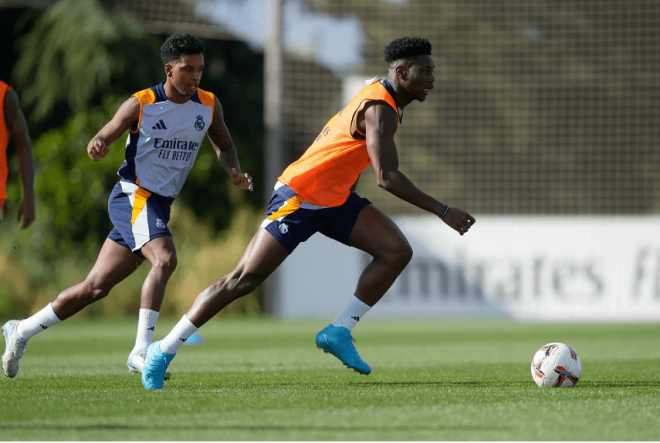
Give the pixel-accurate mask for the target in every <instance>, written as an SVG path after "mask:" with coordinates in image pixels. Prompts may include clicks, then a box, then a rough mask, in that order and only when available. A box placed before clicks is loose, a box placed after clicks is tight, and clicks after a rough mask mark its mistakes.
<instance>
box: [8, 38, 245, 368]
mask: <svg viewBox="0 0 660 443" xmlns="http://www.w3.org/2000/svg"><path fill="white" fill-rule="evenodd" d="M203 51H204V45H203V43H202V41H201V40H200V39H199V38H197V37H194V36H191V35H188V34H180V35H173V36H171V37H169V38H168V39H167V40H166V41H165V42H164V43H163V45H162V47H161V59H162V62H163V65H164V67H165V74H166V76H167V79H166V81H165V82H163V83H161V84H159V85H156V86H154V87H152V88H150V89H146V90H144V91H140V92H138V93H136V94H134V95H132V96H131V97H130V98H129V99H128V100H126V101H125V102H124V103H123V104H122V105H121V106H120V107H119V109H118V110H117V113H116V114H115V116H114V117H113V118H112V120H110V122H108V123H107V124H106V125H105V126H104V127H103V129H101V130H100V131H99V133H98V134H96V136H95V137H94V138H93V139H92V140H91V141H90V142H89V144H88V146H87V153H88V155H89V156H90V157H91V158H92V159H94V160H101V159H102V158H103V157H105V156H107V155H108V152H109V150H108V148H109V146H110V145H111V144H112V143H113V142H115V141H116V140H117V139H118V138H119V137H120V136H121V135H122V134H124V132H126V130H130V135H129V137H128V139H127V142H126V160H125V161H124V162H123V164H122V165H121V167H120V168H119V171H118V174H119V176H120V177H121V178H120V180H119V182H118V183H117V184H116V185H115V187H114V189H113V191H112V193H111V195H110V199H109V202H108V213H109V215H110V220H111V221H112V223H113V225H114V229H113V230H112V231H111V232H110V234H109V235H108V238H107V239H106V241H105V243H104V244H103V247H102V248H101V252H100V253H99V256H98V258H97V260H96V264H95V265H94V267H93V268H92V270H91V271H90V273H89V275H88V276H87V278H86V279H85V281H83V282H81V283H79V284H77V285H75V286H72V287H70V288H68V289H66V290H64V291H62V292H61V293H60V294H59V295H58V297H57V298H56V299H55V300H54V301H53V302H52V303H49V304H48V305H47V306H46V307H44V308H43V309H42V310H40V311H39V312H37V313H36V314H34V315H33V316H31V317H29V318H27V319H25V320H22V321H18V320H10V321H8V322H7V323H5V325H4V326H3V327H2V332H3V335H4V337H5V343H6V347H5V352H4V355H3V356H2V367H3V369H4V372H5V375H6V376H8V377H15V376H16V374H17V373H18V360H19V359H20V358H22V357H23V352H24V350H25V347H26V344H27V341H28V340H29V339H30V338H31V337H32V336H34V335H35V334H37V333H38V332H41V331H44V330H46V329H47V328H49V327H51V326H52V325H54V324H56V323H59V322H61V321H62V320H65V319H67V318H69V317H71V316H72V315H73V314H75V313H77V312H78V311H80V310H81V309H83V308H84V307H85V306H87V305H89V304H90V303H93V302H95V301H97V300H100V299H102V298H103V297H105V296H106V295H108V293H109V292H110V290H111V289H112V288H113V287H114V286H115V285H116V284H117V283H119V282H121V281H122V280H124V279H125V278H126V277H128V276H129V275H130V274H131V273H132V272H133V271H135V269H137V267H138V266H139V265H140V264H141V263H142V262H143V261H144V260H148V261H149V262H150V263H151V270H150V271H149V274H148V275H147V278H146V279H145V281H144V284H143V286H142V293H141V300H140V316H139V320H138V332H137V338H136V342H135V347H134V348H133V350H132V351H131V352H130V354H129V357H128V362H127V364H128V367H129V370H130V371H132V372H142V368H143V366H144V355H145V351H146V349H147V347H148V346H149V345H150V344H151V343H152V341H153V334H154V328H155V324H156V320H157V319H158V312H159V310H160V306H161V303H162V301H163V296H164V293H165V286H166V284H167V282H168V280H169V278H170V276H171V275H172V273H173V272H174V269H175V268H176V265H177V257H176V249H175V246H174V241H173V239H172V234H171V233H170V231H169V229H168V228H167V223H168V221H169V218H170V206H171V204H172V202H173V201H174V198H175V197H176V196H177V194H178V193H179V191H180V190H181V187H182V186H183V183H184V182H185V180H186V177H187V176H188V173H189V172H190V169H191V168H192V166H193V163H194V161H195V158H196V156H197V152H198V150H199V148H200V145H201V143H202V140H203V139H204V136H205V135H206V134H207V133H208V136H209V138H210V139H211V142H212V144H213V147H214V149H215V151H216V153H217V155H218V160H219V161H220V163H221V164H222V166H223V167H224V169H225V171H226V172H227V174H229V175H230V176H231V180H232V182H233V183H234V185H236V186H238V187H240V188H243V189H249V190H250V191H252V188H253V186H252V178H251V177H250V176H249V175H248V174H244V173H241V166H240V164H239V161H238V156H237V154H236V148H235V146H234V143H233V142H232V139H231V136H230V134H229V130H228V129H227V127H226V125H225V123H224V117H223V113H222V107H221V105H220V102H219V101H218V99H217V98H216V97H215V96H214V95H213V94H211V93H209V92H206V91H203V90H201V89H199V88H198V86H199V82H200V80H201V78H202V70H203V68H204V55H203ZM165 378H166V379H167V378H169V373H168V374H166V375H165Z"/></svg>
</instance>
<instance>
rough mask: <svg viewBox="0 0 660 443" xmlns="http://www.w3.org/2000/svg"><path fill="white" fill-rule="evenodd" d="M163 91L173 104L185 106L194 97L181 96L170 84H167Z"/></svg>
mask: <svg viewBox="0 0 660 443" xmlns="http://www.w3.org/2000/svg"><path fill="white" fill-rule="evenodd" d="M163 89H164V90H165V96H166V97H167V99H168V100H169V101H171V102H172V103H177V104H183V103H185V102H187V101H188V100H190V98H191V97H192V95H183V94H181V93H180V92H179V91H177V90H176V88H175V87H174V86H172V84H171V83H170V82H165V84H164V85H163Z"/></svg>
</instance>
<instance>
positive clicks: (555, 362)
mask: <svg viewBox="0 0 660 443" xmlns="http://www.w3.org/2000/svg"><path fill="white" fill-rule="evenodd" d="M581 374H582V363H581V362H580V357H578V355H577V353H576V352H575V351H574V350H573V349H571V347H570V346H566V345H565V344H563V343H548V344H547V345H545V346H543V347H542V348H541V349H539V350H538V351H536V354H534V358H533V359H532V378H533V379H534V381H535V382H536V384H537V385H539V386H552V387H553V388H572V387H573V386H575V384H576V383H577V382H578V380H579V379H580V375H581Z"/></svg>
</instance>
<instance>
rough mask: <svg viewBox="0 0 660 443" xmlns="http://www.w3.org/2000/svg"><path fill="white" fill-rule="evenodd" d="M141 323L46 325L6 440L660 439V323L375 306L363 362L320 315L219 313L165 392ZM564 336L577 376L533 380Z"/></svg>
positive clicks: (5, 394) (0, 413) (26, 368)
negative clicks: (340, 348)
mask: <svg viewBox="0 0 660 443" xmlns="http://www.w3.org/2000/svg"><path fill="white" fill-rule="evenodd" d="M136 326H137V322H136V321H115V322H112V321H93V322H92V321H76V320H71V321H67V322H65V323H64V324H62V325H57V326H56V327H53V328H52V329H50V330H48V331H46V332H44V333H42V334H39V335H38V336H36V337H34V339H32V340H31V341H30V343H29V344H28V348H27V351H26V354H25V357H24V358H23V359H22V360H21V369H20V372H19V375H18V376H17V377H16V378H15V379H8V378H4V377H3V378H2V379H1V380H0V394H1V395H0V440H658V439H660V346H658V337H659V336H660V326H659V325H656V324H547V323H539V324H533V323H513V322H459V321H453V322H418V323H413V322H383V321H374V320H371V321H369V320H367V321H365V322H363V323H362V324H360V326H359V327H358V328H357V329H356V330H355V331H354V332H355V336H356V338H357V339H358V342H357V348H358V350H359V351H360V353H361V355H362V357H363V358H364V359H365V360H366V361H367V362H368V363H369V364H370V365H371V367H372V369H373V372H372V374H371V375H369V376H360V375H358V374H356V373H355V372H353V371H349V370H347V369H345V368H344V366H342V365H341V363H340V362H339V361H338V360H336V359H335V358H334V357H332V356H330V355H328V354H323V353H322V352H320V351H318V350H317V349H316V348H315V346H314V336H315V334H316V332H317V331H318V330H320V329H321V328H322V327H323V326H324V324H322V323H311V322H301V323H297V322H279V321H275V320H231V321H213V322H211V323H209V324H208V325H206V326H205V327H204V328H202V330H201V331H200V332H201V333H202V334H203V335H204V336H205V338H206V343H205V344H203V345H201V346H186V347H183V348H182V349H181V351H180V352H179V355H178V356H177V358H176V359H175V360H174V361H173V362H172V364H171V365H170V369H171V370H172V372H173V375H172V380H170V381H169V382H166V383H165V389H164V390H163V391H155V392H154V391H145V390H144V389H143V388H142V384H141V382H140V378H139V376H137V375H135V374H129V373H128V371H127V370H126V365H125V362H126V357H127V354H128V352H129V351H130V349H131V348H132V345H133V340H134V334H135V329H136ZM172 326H173V323H172V322H166V321H161V322H160V323H159V325H158V329H157V331H156V336H157V337H162V336H163V335H164V334H165V333H166V332H167V331H169V329H170V328H171V327H172ZM551 341H560V342H564V343H567V344H569V345H570V346H571V347H573V348H574V349H575V350H576V351H577V352H578V354H579V355H580V358H581V359H582V364H583V372H582V379H581V380H580V382H579V383H578V385H577V386H576V387H575V388H573V389H553V388H539V387H537V386H536V385H535V384H534V382H533V381H532V377H531V374H530V361H531V358H532V355H533V354H534V352H535V351H536V350H537V349H538V348H540V347H541V346H542V345H544V344H545V343H547V342H551Z"/></svg>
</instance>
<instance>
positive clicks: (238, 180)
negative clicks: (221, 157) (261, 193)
mask: <svg viewBox="0 0 660 443" xmlns="http://www.w3.org/2000/svg"><path fill="white" fill-rule="evenodd" d="M231 181H232V183H234V184H235V185H236V186H238V187H239V188H242V189H249V190H250V191H252V189H253V188H254V186H253V185H252V177H250V174H248V173H247V172H246V173H245V174H238V172H236V168H231Z"/></svg>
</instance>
